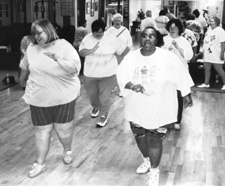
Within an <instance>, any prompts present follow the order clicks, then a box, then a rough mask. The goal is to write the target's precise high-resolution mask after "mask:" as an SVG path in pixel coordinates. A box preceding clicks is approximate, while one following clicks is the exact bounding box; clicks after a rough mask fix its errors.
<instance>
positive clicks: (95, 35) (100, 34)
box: [92, 28, 104, 39]
mask: <svg viewBox="0 0 225 186" xmlns="http://www.w3.org/2000/svg"><path fill="white" fill-rule="evenodd" d="M92 35H93V37H94V38H95V39H101V38H102V37H103V35H104V32H103V30H102V29H101V28H100V29H99V31H97V32H92Z"/></svg>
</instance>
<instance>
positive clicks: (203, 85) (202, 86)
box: [198, 83, 209, 88]
mask: <svg viewBox="0 0 225 186" xmlns="http://www.w3.org/2000/svg"><path fill="white" fill-rule="evenodd" d="M198 87H199V88H209V84H208V85H206V84H205V83H203V84H201V85H198Z"/></svg>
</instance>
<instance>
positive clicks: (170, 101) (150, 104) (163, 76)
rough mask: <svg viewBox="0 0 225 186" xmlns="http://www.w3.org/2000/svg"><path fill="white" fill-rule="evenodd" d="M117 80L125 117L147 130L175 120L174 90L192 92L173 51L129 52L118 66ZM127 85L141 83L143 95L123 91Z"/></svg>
mask: <svg viewBox="0 0 225 186" xmlns="http://www.w3.org/2000/svg"><path fill="white" fill-rule="evenodd" d="M117 81H118V84H119V86H120V90H121V92H122V93H123V95H124V98H125V118H126V120H128V121H132V122H134V123H137V124H139V125H140V126H142V127H143V128H146V129H156V128H159V127H161V126H163V125H166V124H170V123H172V122H175V121H176V120H177V109H178V102H177V90H180V91H181V93H182V96H185V95H187V94H189V93H190V92H191V90H190V87H191V86H193V85H194V84H193V81H192V79H191V77H190V75H189V73H188V71H187V69H186V68H185V67H184V66H183V65H182V64H181V63H180V61H179V58H178V57H177V56H176V55H174V54H173V53H172V52H169V51H166V50H164V49H162V48H156V51H155V53H154V54H152V55H151V56H143V55H142V54H141V52H140V49H138V50H135V51H132V52H130V53H128V54H127V55H126V56H125V58H124V60H123V61H122V62H121V63H120V65H119V67H118V72H117ZM128 82H132V83H134V84H142V85H143V87H144V89H145V91H144V93H140V92H139V93H137V92H134V91H131V90H130V89H126V88H125V85H126V84H127V83H128Z"/></svg>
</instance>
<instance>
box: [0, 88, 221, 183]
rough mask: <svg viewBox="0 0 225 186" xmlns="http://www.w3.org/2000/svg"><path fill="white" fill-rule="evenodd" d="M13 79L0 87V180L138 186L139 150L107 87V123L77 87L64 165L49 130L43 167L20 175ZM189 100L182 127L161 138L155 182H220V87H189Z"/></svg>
mask: <svg viewBox="0 0 225 186" xmlns="http://www.w3.org/2000/svg"><path fill="white" fill-rule="evenodd" d="M23 93H24V91H23V90H22V89H21V88H20V87H19V86H18V85H17V86H14V87H11V88H9V89H7V90H4V91H0V103H1V106H0V186H72V185H73V186H144V185H145V183H146V181H147V175H146V174H144V175H137V174H136V172H135V171H136V168H137V167H138V166H139V165H140V164H141V163H142V157H141V154H140V152H139V150H138V148H137V146H136V143H135V141H134V137H133V135H132V133H131V130H130V128H129V125H128V123H127V122H126V121H125V120H124V115H123V105H124V101H123V98H120V97H119V96H118V95H116V94H115V93H112V98H113V102H112V108H111V112H110V114H109V122H108V125H107V126H106V127H104V128H101V129H99V128H96V127H95V124H96V119H91V117H90V112H91V109H92V108H91V106H90V104H89V100H88V99H87V94H86V91H85V89H84V88H83V86H82V90H81V96H80V97H79V98H78V100H77V104H76V113H75V118H76V119H75V122H74V126H75V127H74V139H73V153H74V161H73V163H72V164H71V165H64V164H63V162H62V151H63V149H62V146H61V144H60V143H59V141H58V138H57V137H56V134H55V132H53V136H52V140H51V147H50V151H49V154H48V156H47V160H46V163H47V166H48V168H47V170H46V171H45V172H43V173H42V174H41V175H40V176H38V177H36V178H32V179H30V178H28V177H27V171H28V168H29V165H30V163H32V162H33V161H34V160H35V143H34V132H33V126H32V123H31V118H30V111H29V107H28V106H27V105H26V104H25V103H24V101H23V100H22V98H21V96H22V95H23ZM192 95H193V101H194V105H193V107H192V108H188V109H186V110H185V111H184V114H183V122H182V129H181V130H180V131H175V130H170V131H169V132H168V134H167V137H166V138H165V140H164V150H163V156H162V159H161V163H160V171H161V173H160V186H172V185H177V186H223V185H225V137H224V136H225V114H224V112H225V109H224V108H225V94H224V93H212V92H192Z"/></svg>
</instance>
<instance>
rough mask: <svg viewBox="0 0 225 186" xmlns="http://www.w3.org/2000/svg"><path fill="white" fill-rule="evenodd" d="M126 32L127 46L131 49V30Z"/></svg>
mask: <svg viewBox="0 0 225 186" xmlns="http://www.w3.org/2000/svg"><path fill="white" fill-rule="evenodd" d="M125 31H126V35H127V46H128V47H130V48H131V47H132V45H133V41H132V37H131V35H130V32H129V30H127V29H126V30H125Z"/></svg>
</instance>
